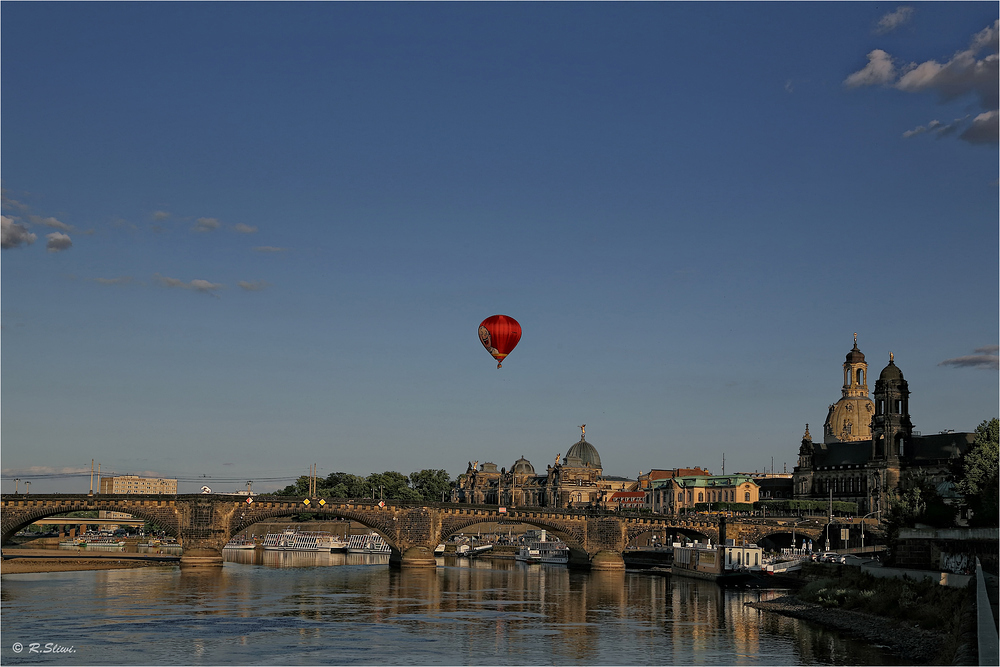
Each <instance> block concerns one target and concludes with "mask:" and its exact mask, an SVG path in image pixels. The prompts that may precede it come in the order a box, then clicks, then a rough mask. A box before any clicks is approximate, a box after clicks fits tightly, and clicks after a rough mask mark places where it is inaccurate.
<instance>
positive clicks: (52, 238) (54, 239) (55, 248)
mask: <svg viewBox="0 0 1000 667" xmlns="http://www.w3.org/2000/svg"><path fill="white" fill-rule="evenodd" d="M45 238H46V239H48V240H47V241H46V243H45V249H46V250H48V251H49V252H62V251H63V250H69V249H70V248H72V247H73V241H72V239H70V238H69V236H68V235H67V234H63V233H62V232H52V233H51V234H46V235H45Z"/></svg>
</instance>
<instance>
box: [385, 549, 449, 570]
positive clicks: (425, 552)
mask: <svg viewBox="0 0 1000 667" xmlns="http://www.w3.org/2000/svg"><path fill="white" fill-rule="evenodd" d="M389 566H390V567H394V568H406V569H408V570H409V569H417V568H433V567H437V560H436V559H435V558H434V550H433V549H431V548H429V547H410V548H409V549H406V550H405V551H402V552H400V551H397V550H396V549H393V550H392V552H391V553H390V554H389Z"/></svg>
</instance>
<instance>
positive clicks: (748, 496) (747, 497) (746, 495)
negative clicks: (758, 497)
mask: <svg viewBox="0 0 1000 667" xmlns="http://www.w3.org/2000/svg"><path fill="white" fill-rule="evenodd" d="M743 495H744V499H745V500H746V501H747V502H750V492H749V491H747V492H746V493H745V494H743Z"/></svg>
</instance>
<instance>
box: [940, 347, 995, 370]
mask: <svg viewBox="0 0 1000 667" xmlns="http://www.w3.org/2000/svg"><path fill="white" fill-rule="evenodd" d="M975 352H976V353H975V354H970V355H967V356H964V357H955V358H954V359H945V360H944V361H942V362H941V363H939V364H938V366H956V367H958V368H986V369H991V370H1000V354H998V352H1000V346H997V345H987V346H986V347H980V348H976V350H975Z"/></svg>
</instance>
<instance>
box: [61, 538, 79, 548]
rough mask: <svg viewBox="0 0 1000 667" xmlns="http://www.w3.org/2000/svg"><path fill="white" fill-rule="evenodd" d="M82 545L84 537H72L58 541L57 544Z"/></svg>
mask: <svg viewBox="0 0 1000 667" xmlns="http://www.w3.org/2000/svg"><path fill="white" fill-rule="evenodd" d="M83 545H84V539H83V538H82V537H73V538H71V539H68V540H63V541H62V542H60V543H59V546H61V547H82V546H83Z"/></svg>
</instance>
